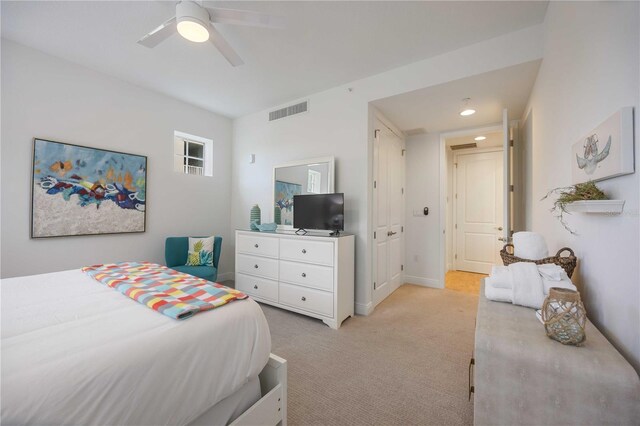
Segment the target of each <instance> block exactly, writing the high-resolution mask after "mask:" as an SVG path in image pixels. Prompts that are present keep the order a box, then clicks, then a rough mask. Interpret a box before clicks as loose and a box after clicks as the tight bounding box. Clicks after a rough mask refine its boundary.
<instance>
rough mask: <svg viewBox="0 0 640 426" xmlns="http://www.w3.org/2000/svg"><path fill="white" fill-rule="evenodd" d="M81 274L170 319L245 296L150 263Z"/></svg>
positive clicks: (91, 269)
mask: <svg viewBox="0 0 640 426" xmlns="http://www.w3.org/2000/svg"><path fill="white" fill-rule="evenodd" d="M82 272H84V273H86V274H87V275H89V276H90V277H92V278H94V279H95V280H96V281H98V282H101V283H102V284H104V285H106V286H109V287H111V288H114V289H116V290H117V291H119V292H120V293H122V294H124V295H125V296H128V297H130V298H131V299H133V300H135V301H137V302H140V303H142V304H143V305H147V306H148V307H149V308H151V309H154V310H156V311H158V312H160V313H161V314H164V315H166V316H168V317H171V318H173V319H178V320H182V319H186V318H189V317H191V316H193V315H195V314H197V313H198V312H202V311H208V310H209V309H214V308H217V307H219V306H222V305H225V304H227V303H229V302H233V301H234V300H239V299H246V298H247V295H246V294H244V293H242V292H240V291H237V290H234V289H232V288H229V287H225V286H223V285H222V284H217V283H212V282H210V281H207V280H203V279H202V278H197V277H194V276H192V275H188V274H184V273H182V272H178V271H175V270H173V269H169V268H167V267H166V266H162V265H158V264H156V263H150V262H122V263H110V264H104V265H93V266H85V267H84V268H82Z"/></svg>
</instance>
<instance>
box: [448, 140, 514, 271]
mask: <svg viewBox="0 0 640 426" xmlns="http://www.w3.org/2000/svg"><path fill="white" fill-rule="evenodd" d="M503 163H504V159H503V153H502V152H501V151H493V152H481V153H469V154H459V155H458V156H457V157H456V188H455V189H456V194H455V211H456V223H455V225H454V229H455V236H456V245H455V251H456V253H455V255H454V264H455V269H457V270H460V271H468V272H477V273H481V274H488V273H490V272H491V266H492V265H493V264H500V255H499V251H500V248H501V244H502V243H501V242H500V241H499V238H502V237H501V235H502V231H503V228H504V222H503V212H504V193H503V189H504V186H503V179H504V175H503V169H504V167H503Z"/></svg>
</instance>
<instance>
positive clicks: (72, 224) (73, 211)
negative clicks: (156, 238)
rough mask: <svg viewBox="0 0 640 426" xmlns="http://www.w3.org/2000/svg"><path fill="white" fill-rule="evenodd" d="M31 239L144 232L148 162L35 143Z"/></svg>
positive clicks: (42, 141) (102, 151)
mask: <svg viewBox="0 0 640 426" xmlns="http://www.w3.org/2000/svg"><path fill="white" fill-rule="evenodd" d="M32 172H33V173H32V175H31V176H32V181H31V238H49V237H66V236H74V235H101V234H121V233H132V232H144V231H145V227H146V192H147V157H146V156H144V155H134V154H126V153H123V152H116V151H109V150H105V149H97V148H90V147H86V146H80V145H72V144H68V143H62V142H54V141H49V140H45V139H37V138H36V139H34V140H33V169H32Z"/></svg>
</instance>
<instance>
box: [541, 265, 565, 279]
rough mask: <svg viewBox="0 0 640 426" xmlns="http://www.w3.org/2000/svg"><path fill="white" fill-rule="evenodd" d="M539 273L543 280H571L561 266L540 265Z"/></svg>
mask: <svg viewBox="0 0 640 426" xmlns="http://www.w3.org/2000/svg"><path fill="white" fill-rule="evenodd" d="M538 271H540V275H542V278H546V279H549V280H552V281H561V280H563V279H569V277H568V276H567V273H566V271H565V270H564V269H562V268H561V267H560V266H558V265H556V264H553V263H548V264H546V265H538Z"/></svg>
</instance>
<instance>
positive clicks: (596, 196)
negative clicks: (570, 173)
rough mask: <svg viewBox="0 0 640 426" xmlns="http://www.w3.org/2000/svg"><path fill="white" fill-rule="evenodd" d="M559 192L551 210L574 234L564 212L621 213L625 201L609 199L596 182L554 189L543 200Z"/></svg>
mask: <svg viewBox="0 0 640 426" xmlns="http://www.w3.org/2000/svg"><path fill="white" fill-rule="evenodd" d="M553 194H557V195H558V198H557V199H556V200H555V202H554V203H553V207H552V208H551V212H553V213H555V214H556V217H557V218H558V220H560V223H561V224H562V226H564V228H565V229H566V230H567V231H569V232H571V233H572V234H574V235H577V234H576V232H575V231H574V230H573V229H571V228H570V227H569V225H567V223H566V221H565V217H564V214H565V213H569V214H571V212H575V211H580V212H585V213H620V212H621V211H622V206H623V205H624V201H620V200H609V198H608V197H607V196H606V194H605V193H604V192H602V190H601V189H600V188H598V186H597V185H596V184H595V183H594V182H591V181H590V182H585V183H578V184H575V185H572V186H566V187H561V188H555V189H552V190H551V191H549V192H548V193H547V195H545V196H544V197H542V200H545V199H547V198H549V197H550V196H551V195H553Z"/></svg>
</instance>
